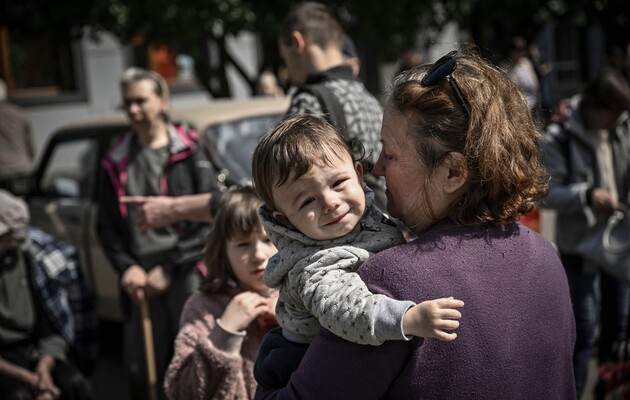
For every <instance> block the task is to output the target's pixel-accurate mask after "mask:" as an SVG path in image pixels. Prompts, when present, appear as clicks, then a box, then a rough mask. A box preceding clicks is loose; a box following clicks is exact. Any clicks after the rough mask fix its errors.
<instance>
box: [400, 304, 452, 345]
mask: <svg viewBox="0 0 630 400" xmlns="http://www.w3.org/2000/svg"><path fill="white" fill-rule="evenodd" d="M463 306H464V302H463V301H461V300H455V299H454V298H452V297H448V298H442V299H437V300H429V301H423V302H422V303H420V304H416V305H415V306H413V307H411V308H409V310H407V312H406V313H405V316H404V317H403V333H404V334H405V335H406V336H420V337H425V338H435V339H440V340H444V341H451V340H455V338H457V334H456V333H454V332H446V331H447V330H449V331H451V330H453V329H457V328H459V321H458V319H460V318H461V317H462V314H461V313H460V312H459V311H457V310H455V308H456V307H463Z"/></svg>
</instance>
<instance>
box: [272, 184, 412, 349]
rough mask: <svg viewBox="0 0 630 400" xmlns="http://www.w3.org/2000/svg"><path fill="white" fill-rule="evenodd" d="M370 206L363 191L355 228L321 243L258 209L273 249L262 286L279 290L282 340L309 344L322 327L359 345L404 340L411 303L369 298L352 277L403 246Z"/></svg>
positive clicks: (392, 228)
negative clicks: (374, 256) (375, 257)
mask: <svg viewBox="0 0 630 400" xmlns="http://www.w3.org/2000/svg"><path fill="white" fill-rule="evenodd" d="M373 204H374V197H373V193H372V192H371V191H369V190H368V192H367V207H366V211H365V214H364V216H363V218H362V219H361V222H360V224H358V225H357V227H355V229H354V230H353V231H352V232H351V233H349V234H347V235H345V236H342V237H340V238H337V239H332V240H325V241H318V240H313V239H311V238H309V237H307V236H305V235H304V234H302V233H301V232H298V231H296V230H293V229H290V228H286V227H284V226H282V225H280V224H278V223H277V221H276V220H275V219H274V218H273V216H272V212H271V210H270V209H269V208H267V207H265V206H263V207H261V209H260V217H261V220H262V222H263V225H264V227H265V230H266V232H267V234H268V235H269V238H270V239H271V241H272V242H273V243H274V244H275V245H276V247H277V248H278V253H277V254H276V255H275V256H274V257H272V258H271V259H270V260H269V263H268V264H267V269H266V270H265V275H264V280H265V283H266V284H267V285H268V286H270V287H279V288H280V298H279V300H278V305H277V307H276V317H277V319H278V323H279V324H280V326H282V330H283V334H284V336H285V337H286V338H287V339H289V340H291V341H294V342H297V343H310V341H311V340H312V339H313V337H314V336H315V334H317V332H318V331H319V329H320V328H321V327H322V326H323V327H325V328H327V329H328V330H329V331H331V332H333V333H334V334H336V335H338V336H341V337H343V338H344V339H346V340H350V341H353V342H355V343H360V344H372V345H379V344H382V343H383V342H384V341H385V340H394V339H401V340H402V339H406V338H405V336H404V335H403V333H402V317H403V315H404V314H405V312H406V311H407V309H408V308H409V307H410V306H412V305H413V304H414V303H413V302H411V301H399V300H393V299H390V298H388V297H386V296H383V295H380V294H379V295H375V294H372V293H370V291H369V290H368V288H367V287H366V286H365V283H363V281H362V280H361V278H360V277H359V275H358V274H357V273H356V270H357V269H358V268H359V266H360V265H361V264H363V262H364V261H365V260H367V259H368V257H370V255H372V254H373V253H375V252H378V251H381V250H384V249H387V248H389V247H392V246H395V245H398V244H402V243H404V242H405V241H404V238H403V236H402V234H401V233H400V231H399V230H398V229H397V228H396V225H394V224H393V223H392V222H391V221H389V220H388V219H387V217H386V216H385V215H383V213H382V212H381V211H380V210H379V209H378V208H376V207H375V206H374V205H373Z"/></svg>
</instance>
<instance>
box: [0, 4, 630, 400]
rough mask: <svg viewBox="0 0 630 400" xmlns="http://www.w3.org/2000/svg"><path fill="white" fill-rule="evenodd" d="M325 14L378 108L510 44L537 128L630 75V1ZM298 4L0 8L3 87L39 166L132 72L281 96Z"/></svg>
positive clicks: (106, 337) (115, 375) (116, 333)
mask: <svg viewBox="0 0 630 400" xmlns="http://www.w3.org/2000/svg"><path fill="white" fill-rule="evenodd" d="M322 2H323V3H326V4H328V5H330V6H331V7H332V8H333V9H334V10H335V11H336V12H337V14H338V16H339V18H340V20H341V22H342V25H343V27H344V29H345V31H346V33H347V34H348V35H349V36H350V37H351V38H352V39H353V40H354V44H355V47H356V49H355V52H356V55H357V56H358V58H359V60H360V65H361V68H360V75H359V78H360V79H361V80H362V81H363V82H364V83H365V85H366V86H367V88H368V89H369V90H370V91H371V92H372V93H374V94H375V95H377V96H380V95H381V94H382V93H383V91H384V90H385V89H386V88H387V86H388V84H389V83H390V82H391V80H392V78H393V77H394V76H395V74H396V73H397V72H398V71H400V70H402V69H404V68H407V67H408V66H411V65H414V64H418V63H428V62H433V61H435V60H436V59H437V58H438V57H439V56H441V55H443V54H444V53H446V52H448V51H450V50H452V49H454V48H459V47H465V46H466V45H467V44H474V45H476V46H479V48H480V49H481V50H482V51H483V52H484V53H485V55H486V56H487V57H489V58H490V59H492V60H493V61H494V62H495V63H496V64H497V65H500V66H505V68H506V70H507V69H509V68H510V65H511V64H513V63H514V62H515V60H514V58H511V57H510V56H511V51H513V50H514V46H515V44H516V43H519V44H520V46H521V47H522V45H523V44H525V45H526V49H527V57H529V58H530V59H531V62H532V65H533V66H534V67H535V69H536V73H537V78H538V80H539V90H540V92H539V94H538V101H539V106H540V110H541V113H540V122H541V123H545V122H546V121H547V120H548V119H549V118H550V116H551V114H552V113H553V112H554V110H555V108H556V105H557V104H558V101H559V100H561V99H563V98H567V97H569V96H571V95H573V94H575V93H577V92H578V91H579V90H580V89H581V87H582V85H583V84H584V83H585V82H586V81H587V80H589V79H590V78H592V77H593V76H595V75H596V74H598V73H599V72H600V71H601V70H602V69H603V68H616V69H619V70H620V71H621V72H622V73H623V74H624V75H625V76H626V77H628V74H629V72H630V67H629V56H630V21H629V15H630V12H629V11H628V3H627V1H623V0H525V1H524V0H442V1H432V0H414V1H408V0H405V1H402V0H398V1H390V2H384V1H379V0H360V1H359V0H346V1H322ZM293 3H294V2H292V1H289V0H265V1H258V0H178V1H174V0H93V1H85V0H63V1H59V0H47V1H45V0H20V1H17V0H0V78H2V79H3V80H4V81H5V82H6V84H7V89H8V100H9V101H10V102H11V103H14V104H16V105H18V106H20V107H21V108H22V110H23V111H24V113H25V114H26V116H27V118H28V121H29V123H30V125H31V129H32V135H33V142H34V146H35V160H36V162H37V159H38V158H39V157H41V155H42V154H41V153H42V150H43V149H44V147H45V145H46V143H47V140H48V139H49V138H50V137H51V135H52V133H54V132H55V131H56V130H57V129H58V128H59V127H61V126H65V125H67V124H69V123H71V122H73V121H76V120H79V119H84V118H86V117H90V116H93V115H98V114H104V113H107V112H111V111H116V110H119V109H120V106H121V104H120V92H119V87H118V80H119V77H120V76H121V74H122V72H123V71H124V70H125V69H126V68H128V67H130V66H139V67H143V68H148V69H152V70H155V71H157V72H159V73H160V74H162V75H163V76H164V77H165V78H166V79H167V81H168V84H169V86H170V89H171V94H172V99H171V100H172V104H173V106H174V107H177V106H180V105H195V104H203V103H209V102H212V101H214V100H215V99H220V98H238V99H242V98H247V97H253V96H256V95H260V93H261V92H260V89H259V86H258V85H259V81H261V79H260V78H261V77H262V76H264V75H269V74H271V75H273V76H274V77H275V78H276V80H277V82H278V83H279V85H280V86H281V87H282V89H284V92H286V91H287V89H288V88H287V87H286V81H285V75H284V73H285V72H284V71H285V70H284V67H283V65H282V62H281V60H280V57H279V54H278V45H277V33H278V26H279V24H280V22H281V20H282V18H283V17H284V16H285V15H286V14H287V12H288V10H289V7H290V6H291V5H292V4H293ZM515 38H518V40H516V41H515ZM543 231H544V227H543ZM552 234H553V233H552ZM100 329H101V332H100V335H101V338H103V342H102V344H101V352H100V354H101V358H100V359H99V365H98V366H97V368H96V370H95V373H94V374H95V375H94V378H95V380H94V382H95V391H96V393H97V398H99V399H110V398H117V399H119V400H123V399H125V398H126V390H125V388H124V385H125V384H124V383H123V381H122V377H121V373H122V371H121V368H120V365H121V355H120V348H121V327H120V325H119V324H117V323H115V322H112V321H101V325H100ZM593 368H594V367H593ZM592 385H593V382H592V380H590V382H589V386H590V387H592ZM587 392H590V390H588V389H587ZM587 396H590V393H589V394H588V395H587ZM586 398H588V397H586Z"/></svg>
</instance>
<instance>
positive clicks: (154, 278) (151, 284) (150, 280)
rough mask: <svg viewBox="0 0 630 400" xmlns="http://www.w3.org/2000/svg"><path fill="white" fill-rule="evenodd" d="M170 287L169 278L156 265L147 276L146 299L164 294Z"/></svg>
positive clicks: (160, 267)
mask: <svg viewBox="0 0 630 400" xmlns="http://www.w3.org/2000/svg"><path fill="white" fill-rule="evenodd" d="M170 285H171V278H170V277H169V276H168V274H167V273H166V272H165V271H164V268H163V267H162V266H161V265H157V266H155V267H153V268H151V270H150V271H149V273H148V275H147V286H146V289H145V294H146V295H147V297H155V296H158V295H161V294H162V293H164V292H166V290H167V289H168V287H169V286H170Z"/></svg>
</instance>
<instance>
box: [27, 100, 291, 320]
mask: <svg viewBox="0 0 630 400" xmlns="http://www.w3.org/2000/svg"><path fill="white" fill-rule="evenodd" d="M287 107H288V99H286V98H281V99H271V98H255V99H248V100H224V101H215V102H211V103H208V104H206V105H201V106H194V107H182V108H176V109H174V110H173V111H172V113H171V117H172V119H173V120H174V121H180V122H185V123H187V124H189V125H190V126H192V127H193V128H195V129H196V130H197V132H198V133H199V135H200V142H201V144H202V145H203V148H204V149H205V150H206V151H207V152H208V154H209V157H210V160H211V161H212V163H213V165H214V167H215V168H216V170H217V176H218V179H219V181H220V182H219V183H220V184H221V185H228V184H230V183H232V182H238V181H241V180H242V179H247V178H249V177H251V155H252V153H253V151H254V147H255V146H256V143H257V141H258V138H259V136H260V135H261V134H262V133H264V132H265V131H267V130H268V129H269V128H271V127H272V126H273V125H275V124H276V123H277V122H278V121H279V120H280V118H281V117H282V115H283V113H284V112H285V110H286V109H287ZM128 129H129V127H128V124H127V122H126V119H125V116H124V115H123V113H116V114H114V113H112V114H109V115H104V116H99V117H94V118H90V119H87V120H84V121H81V122H77V123H73V124H71V125H68V126H65V127H62V128H61V129H59V130H57V131H56V132H55V133H53V134H52V135H51V136H50V138H49V140H48V143H47V145H46V147H45V150H44V152H43V155H42V157H41V158H40V161H39V162H38V165H37V166H36V168H35V172H34V174H33V176H32V177H30V178H29V181H28V184H27V189H25V193H23V194H24V196H25V198H26V200H27V202H28V205H29V207H30V212H31V222H32V224H33V225H35V226H37V227H40V228H42V229H44V230H46V231H47V232H49V233H51V234H54V235H56V236H57V237H59V238H60V239H64V240H66V241H68V242H70V243H72V244H74V245H75V246H77V248H78V249H79V253H80V257H81V262H82V266H83V268H84V271H85V275H86V277H87V279H88V280H89V282H90V283H91V285H92V287H93V289H94V291H95V293H96V297H97V309H98V315H99V317H100V318H102V319H106V320H120V319H121V318H122V312H121V309H122V308H121V304H120V299H119V293H120V292H119V283H118V277H117V275H116V273H115V272H114V269H113V267H112V266H111V265H110V264H109V260H108V259H107V258H106V256H105V254H104V252H103V249H102V247H101V244H100V241H99V238H98V235H97V232H96V220H97V215H98V205H99V199H100V198H101V188H102V182H103V181H104V179H106V176H105V172H104V170H103V169H102V168H101V166H100V160H101V158H102V157H103V155H104V153H105V152H106V151H107V149H108V148H109V147H110V145H111V144H112V143H113V141H114V140H116V138H117V137H118V136H120V135H121V134H122V133H124V132H126V131H127V130H128Z"/></svg>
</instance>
